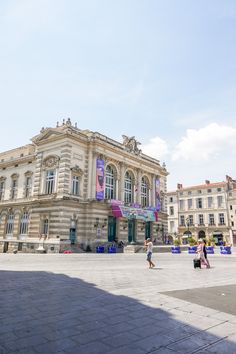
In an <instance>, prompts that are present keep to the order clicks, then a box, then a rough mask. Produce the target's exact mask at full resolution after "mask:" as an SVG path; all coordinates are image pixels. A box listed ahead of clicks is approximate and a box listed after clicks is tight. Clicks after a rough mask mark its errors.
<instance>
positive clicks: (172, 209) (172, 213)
mask: <svg viewBox="0 0 236 354" xmlns="http://www.w3.org/2000/svg"><path fill="white" fill-rule="evenodd" d="M170 215H174V207H173V206H171V207H170Z"/></svg>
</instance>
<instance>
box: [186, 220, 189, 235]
mask: <svg viewBox="0 0 236 354" xmlns="http://www.w3.org/2000/svg"><path fill="white" fill-rule="evenodd" d="M189 221H190V220H189V217H187V218H186V225H187V228H188V237H189V225H190V222H189Z"/></svg>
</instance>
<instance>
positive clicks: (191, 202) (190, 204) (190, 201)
mask: <svg viewBox="0 0 236 354" xmlns="http://www.w3.org/2000/svg"><path fill="white" fill-rule="evenodd" d="M192 207H193V200H192V199H188V209H192Z"/></svg>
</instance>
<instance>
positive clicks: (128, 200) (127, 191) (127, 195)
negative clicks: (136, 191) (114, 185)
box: [124, 172, 133, 203]
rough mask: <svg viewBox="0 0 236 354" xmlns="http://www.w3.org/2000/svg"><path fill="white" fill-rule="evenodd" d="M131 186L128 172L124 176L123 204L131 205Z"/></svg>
mask: <svg viewBox="0 0 236 354" xmlns="http://www.w3.org/2000/svg"><path fill="white" fill-rule="evenodd" d="M132 188H133V184H132V177H131V175H130V174H129V172H126V174H125V196H124V201H125V203H132V202H133V191H132Z"/></svg>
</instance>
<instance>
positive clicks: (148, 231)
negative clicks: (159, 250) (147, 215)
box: [145, 221, 151, 240]
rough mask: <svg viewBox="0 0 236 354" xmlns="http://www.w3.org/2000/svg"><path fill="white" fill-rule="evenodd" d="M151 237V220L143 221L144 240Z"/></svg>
mask: <svg viewBox="0 0 236 354" xmlns="http://www.w3.org/2000/svg"><path fill="white" fill-rule="evenodd" d="M150 237H151V221H147V222H146V223H145V240H146V239H147V238H150Z"/></svg>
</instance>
